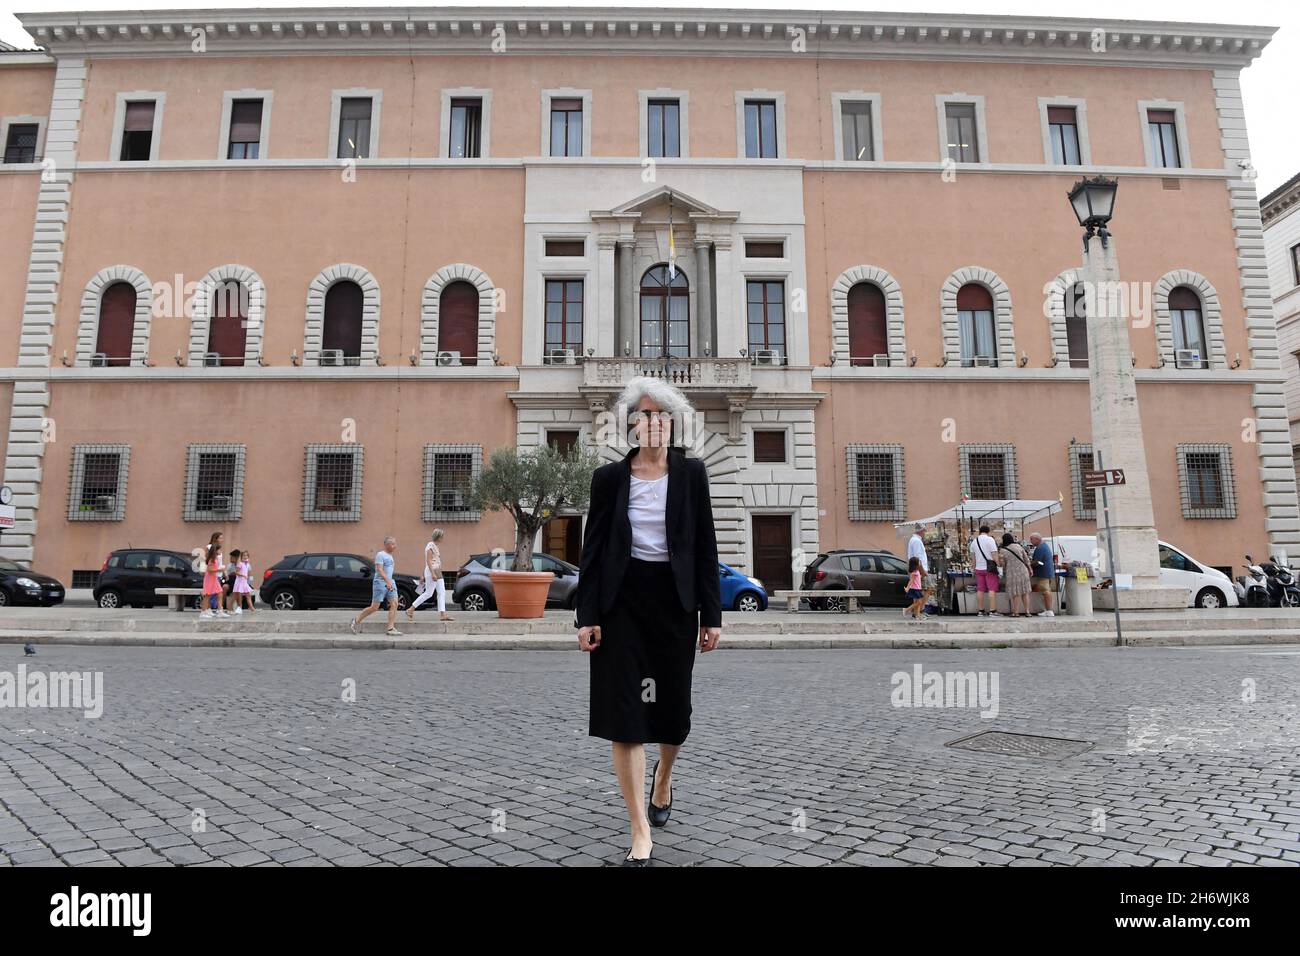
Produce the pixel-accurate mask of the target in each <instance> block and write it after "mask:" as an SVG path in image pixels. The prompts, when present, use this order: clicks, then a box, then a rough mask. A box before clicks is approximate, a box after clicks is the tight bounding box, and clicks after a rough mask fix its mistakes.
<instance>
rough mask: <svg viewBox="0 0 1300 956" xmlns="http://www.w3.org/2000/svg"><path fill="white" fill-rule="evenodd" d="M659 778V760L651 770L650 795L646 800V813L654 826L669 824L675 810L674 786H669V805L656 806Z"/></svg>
mask: <svg viewBox="0 0 1300 956" xmlns="http://www.w3.org/2000/svg"><path fill="white" fill-rule="evenodd" d="M658 779H659V761H658V760H656V761H655V768H654V770H652V771H651V772H650V797H649V799H647V800H646V808H645V815H646V817H647V818H648V819H649V820H650V825H651V826H652V827H666V826H668V816H669V814H671V813H672V812H673V788H672V787H669V788H668V805H667V806H664V807H657V806H655V801H654V793H655V782H656V781H657V780H658Z"/></svg>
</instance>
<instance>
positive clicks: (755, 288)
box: [745, 279, 786, 365]
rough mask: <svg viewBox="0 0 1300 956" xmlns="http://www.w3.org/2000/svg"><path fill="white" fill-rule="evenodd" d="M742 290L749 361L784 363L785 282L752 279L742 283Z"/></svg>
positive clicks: (765, 363) (763, 363)
mask: <svg viewBox="0 0 1300 956" xmlns="http://www.w3.org/2000/svg"><path fill="white" fill-rule="evenodd" d="M745 290H746V291H745V307H746V313H747V315H746V318H747V323H746V324H747V325H748V327H749V354H750V356H751V359H752V361H753V362H754V363H755V364H756V365H784V364H785V356H786V347H785V282H784V281H783V280H781V279H751V280H749V281H748V282H746V283H745ZM772 353H775V354H772Z"/></svg>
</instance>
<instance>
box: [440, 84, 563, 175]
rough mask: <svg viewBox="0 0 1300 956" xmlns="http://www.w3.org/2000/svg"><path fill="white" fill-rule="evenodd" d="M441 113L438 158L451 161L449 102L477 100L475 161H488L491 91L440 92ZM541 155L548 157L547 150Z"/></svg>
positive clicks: (457, 89)
mask: <svg viewBox="0 0 1300 956" xmlns="http://www.w3.org/2000/svg"><path fill="white" fill-rule="evenodd" d="M441 98H442V112H441V114H440V115H439V117H438V158H439V159H452V158H454V157H452V156H451V153H450V151H451V101H452V100H461V99H465V100H478V101H479V103H480V107H479V131H478V134H479V135H478V157H477V159H488V158H490V157H491V155H492V91H491V90H490V89H486V88H482V87H477V86H457V87H451V88H447V89H444V90H442V91H441ZM550 112H551V111H550V109H549V108H548V109H547V110H546V116H547V130H548V132H547V133H546V137H547V145H548V146H549V144H550V139H549V137H550V133H549V129H550ZM582 122H583V125H584V126H585V125H586V122H587V108H586V104H585V103H584V105H583V110H582ZM583 140H584V145H585V142H586V133H585V132H584V133H583ZM543 155H549V150H548V151H547V153H545V154H543ZM462 161H463V162H470V163H472V162H475V161H476V159H475V158H474V157H462Z"/></svg>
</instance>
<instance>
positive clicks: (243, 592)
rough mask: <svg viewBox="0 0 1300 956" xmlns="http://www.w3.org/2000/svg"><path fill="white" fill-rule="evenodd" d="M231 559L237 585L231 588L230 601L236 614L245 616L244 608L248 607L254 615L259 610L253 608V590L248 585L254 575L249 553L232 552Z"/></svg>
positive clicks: (245, 551)
mask: <svg viewBox="0 0 1300 956" xmlns="http://www.w3.org/2000/svg"><path fill="white" fill-rule="evenodd" d="M230 558H231V563H232V564H233V565H234V572H235V583H234V584H233V585H232V586H231V588H230V601H231V603H232V604H234V612H235V613H236V614H243V613H244V608H245V607H247V608H248V610H249V613H252V612H253V611H255V610H257V609H256V608H255V607H253V588H252V586H251V585H249V583H248V582H249V579H250V577H251V576H252V573H253V565H252V561H251V560H250V558H249V552H248V551H247V550H244V551H232V552H230Z"/></svg>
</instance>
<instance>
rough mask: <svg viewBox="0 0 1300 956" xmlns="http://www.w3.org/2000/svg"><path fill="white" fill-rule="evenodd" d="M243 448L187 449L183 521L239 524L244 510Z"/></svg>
mask: <svg viewBox="0 0 1300 956" xmlns="http://www.w3.org/2000/svg"><path fill="white" fill-rule="evenodd" d="M245 448H246V446H244V445H224V444H216V445H190V447H189V461H188V462H187V466H186V469H185V501H184V506H183V508H182V513H181V518H182V520H184V521H238V520H239V519H240V517H241V515H242V514H243V509H244V459H245V454H246V452H245Z"/></svg>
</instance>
